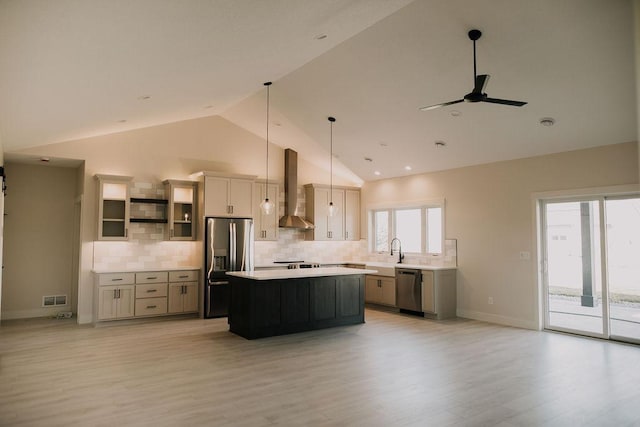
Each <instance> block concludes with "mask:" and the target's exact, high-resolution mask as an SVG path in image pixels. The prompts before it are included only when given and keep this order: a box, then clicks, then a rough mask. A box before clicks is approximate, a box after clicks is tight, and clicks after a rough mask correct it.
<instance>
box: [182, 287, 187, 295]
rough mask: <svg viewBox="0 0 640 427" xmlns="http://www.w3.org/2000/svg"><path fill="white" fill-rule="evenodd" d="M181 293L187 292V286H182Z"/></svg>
mask: <svg viewBox="0 0 640 427" xmlns="http://www.w3.org/2000/svg"><path fill="white" fill-rule="evenodd" d="M182 293H183V294H186V293H187V287H186V286H182Z"/></svg>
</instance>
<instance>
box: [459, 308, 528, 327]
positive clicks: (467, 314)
mask: <svg viewBox="0 0 640 427" xmlns="http://www.w3.org/2000/svg"><path fill="white" fill-rule="evenodd" d="M456 314H457V316H458V317H464V318H465V319H473V320H481V321H483V322H489V323H497V324H498V325H505V326H513V327H515V328H522V329H532V330H534V331H537V330H538V325H537V323H536V322H535V321H534V320H525V319H518V318H515V317H509V316H501V315H499V314H491V313H483V312H481V311H473V310H460V309H458V310H457V312H456Z"/></svg>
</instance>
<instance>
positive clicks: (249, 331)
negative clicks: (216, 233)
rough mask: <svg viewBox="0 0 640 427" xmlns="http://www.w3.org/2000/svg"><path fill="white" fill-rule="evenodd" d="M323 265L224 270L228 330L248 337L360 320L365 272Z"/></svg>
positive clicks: (371, 271)
mask: <svg viewBox="0 0 640 427" xmlns="http://www.w3.org/2000/svg"><path fill="white" fill-rule="evenodd" d="M375 272H376V270H365V269H359V268H344V267H327V268H303V269H292V270H284V269H283V270H260V271H242V272H229V273H227V275H228V276H229V282H230V284H231V304H230V307H229V330H230V331H231V332H233V333H235V334H238V335H240V336H242V337H244V338H247V339H254V338H263V337H270V336H274V335H284V334H291V333H296V332H303V331H310V330H314V329H323V328H331V327H335V326H344V325H353V324H358V323H364V280H365V279H364V275H365V274H374V273H375Z"/></svg>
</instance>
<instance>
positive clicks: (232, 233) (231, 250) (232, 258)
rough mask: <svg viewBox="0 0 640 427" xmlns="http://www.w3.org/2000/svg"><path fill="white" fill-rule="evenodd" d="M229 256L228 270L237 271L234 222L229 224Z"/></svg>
mask: <svg viewBox="0 0 640 427" xmlns="http://www.w3.org/2000/svg"><path fill="white" fill-rule="evenodd" d="M229 257H230V261H231V265H230V268H229V270H231V271H237V266H236V263H237V260H236V223H235V222H232V223H230V224H229Z"/></svg>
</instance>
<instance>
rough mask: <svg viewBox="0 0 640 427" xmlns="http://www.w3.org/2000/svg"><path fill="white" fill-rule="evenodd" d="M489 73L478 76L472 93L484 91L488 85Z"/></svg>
mask: <svg viewBox="0 0 640 427" xmlns="http://www.w3.org/2000/svg"><path fill="white" fill-rule="evenodd" d="M489 77H491V76H490V75H489V74H480V75H479V76H476V86H475V87H474V88H473V92H472V93H484V88H485V87H487V83H488V82H489Z"/></svg>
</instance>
